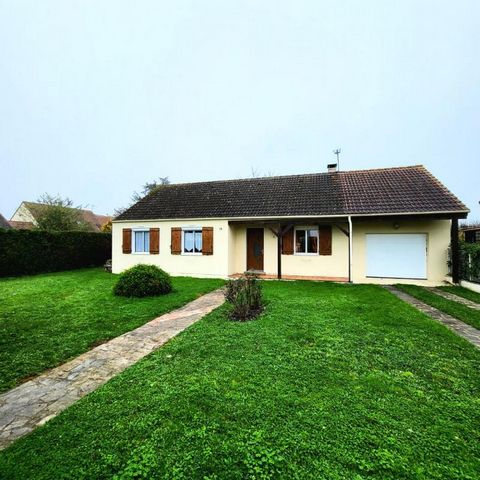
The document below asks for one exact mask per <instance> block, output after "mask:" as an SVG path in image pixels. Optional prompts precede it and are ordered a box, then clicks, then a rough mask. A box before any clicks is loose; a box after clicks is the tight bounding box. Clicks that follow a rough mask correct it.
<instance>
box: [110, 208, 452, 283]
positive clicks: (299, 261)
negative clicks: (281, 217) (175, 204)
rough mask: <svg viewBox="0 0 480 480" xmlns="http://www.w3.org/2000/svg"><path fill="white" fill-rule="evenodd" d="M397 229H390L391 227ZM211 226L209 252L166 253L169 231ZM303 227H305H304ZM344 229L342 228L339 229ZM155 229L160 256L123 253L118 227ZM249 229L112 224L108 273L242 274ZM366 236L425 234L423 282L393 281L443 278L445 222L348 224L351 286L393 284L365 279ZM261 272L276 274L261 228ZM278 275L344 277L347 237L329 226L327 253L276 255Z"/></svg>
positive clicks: (268, 236)
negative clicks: (144, 266)
mask: <svg viewBox="0 0 480 480" xmlns="http://www.w3.org/2000/svg"><path fill="white" fill-rule="evenodd" d="M395 224H396V225H398V227H399V228H394V225H395ZM192 226H195V227H204V226H205V227H206V226H208V227H213V228H214V254H213V255H212V256H207V255H198V256H192V255H172V254H171V253H170V230H171V227H192ZM305 226H308V225H305ZM342 226H344V227H346V225H342ZM140 227H146V228H152V227H156V228H159V229H160V254H159V255H148V254H123V253H122V229H123V228H140ZM249 227H259V225H258V224H251V225H248V224H245V225H235V224H231V225H229V223H228V220H208V219H207V220H181V221H170V220H169V221H145V222H114V223H113V231H112V235H113V238H112V241H113V246H112V249H113V252H112V264H113V272H114V273H119V272H121V271H123V270H125V269H126V268H129V267H132V266H133V265H135V264H137V263H152V264H155V265H158V266H160V267H161V268H163V269H164V270H166V271H167V272H169V273H171V274H172V275H191V276H196V277H222V278H226V277H227V276H228V275H232V274H235V273H243V272H245V270H246V260H247V235H246V231H247V228H249ZM367 233H425V234H426V235H427V276H428V278H427V280H407V279H399V280H398V283H415V284H423V285H438V284H441V283H442V282H443V281H444V280H445V277H446V275H447V271H448V269H447V249H448V246H449V243H450V221H449V220H431V221H415V222H412V221H402V220H401V218H399V217H396V218H392V221H382V222H378V221H369V222H365V221H362V222H356V221H355V219H354V224H353V256H352V280H353V282H354V283H380V284H381V283H395V282H396V280H394V279H391V278H388V279H382V278H369V277H366V275H365V273H366V234H367ZM264 271H265V273H266V274H270V275H276V273H277V239H276V236H275V235H274V234H273V233H272V232H271V231H270V230H269V229H268V228H267V227H264ZM282 273H283V275H296V276H308V277H311V276H318V277H337V278H338V277H343V278H347V277H348V238H347V236H346V235H345V234H344V233H343V232H341V231H340V230H339V229H338V228H336V227H333V228H332V255H327V256H323V255H282Z"/></svg>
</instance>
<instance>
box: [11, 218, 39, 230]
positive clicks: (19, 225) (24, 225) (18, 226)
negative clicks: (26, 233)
mask: <svg viewBox="0 0 480 480" xmlns="http://www.w3.org/2000/svg"><path fill="white" fill-rule="evenodd" d="M9 223H10V225H11V227H12V228H14V229H15V230H32V229H33V228H34V227H35V225H34V224H33V223H32V222H19V221H17V220H10V222H9Z"/></svg>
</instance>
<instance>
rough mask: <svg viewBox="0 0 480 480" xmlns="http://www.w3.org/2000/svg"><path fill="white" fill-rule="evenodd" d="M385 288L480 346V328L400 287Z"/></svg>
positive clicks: (389, 286)
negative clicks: (413, 295)
mask: <svg viewBox="0 0 480 480" xmlns="http://www.w3.org/2000/svg"><path fill="white" fill-rule="evenodd" d="M384 288H386V289H387V290H388V291H389V292H391V293H393V294H394V295H396V296H397V297H398V298H400V299H401V300H403V301H404V302H407V303H409V304H410V305H413V306H414V307H416V308H417V309H418V310H420V311H421V312H423V313H425V314H427V315H428V316H429V317H431V318H433V319H434V320H437V321H439V322H441V323H443V324H444V325H445V326H447V327H448V328H449V329H450V330H453V331H454V332H455V333H457V334H458V335H460V336H461V337H463V338H465V339H466V340H468V341H469V342H470V343H472V344H473V345H475V346H476V347H477V348H480V330H477V329H476V328H474V327H472V326H471V325H467V324H466V323H463V322H461V321H460V320H458V319H457V318H454V317H452V316H451V315H448V314H446V313H444V312H442V311H440V310H438V309H437V308H435V307H432V306H431V305H428V304H426V303H424V302H422V301H420V300H418V299H417V298H415V297H412V296H411V295H409V294H408V293H405V292H403V291H401V290H399V289H398V288H395V287H393V286H392V285H385V286H384Z"/></svg>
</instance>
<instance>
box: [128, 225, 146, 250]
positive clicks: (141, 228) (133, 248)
mask: <svg viewBox="0 0 480 480" xmlns="http://www.w3.org/2000/svg"><path fill="white" fill-rule="evenodd" d="M136 232H147V233H148V252H143V251H142V252H137V251H136V250H135V246H136V242H135V233H136ZM132 254H133V255H150V229H149V228H146V227H138V228H132Z"/></svg>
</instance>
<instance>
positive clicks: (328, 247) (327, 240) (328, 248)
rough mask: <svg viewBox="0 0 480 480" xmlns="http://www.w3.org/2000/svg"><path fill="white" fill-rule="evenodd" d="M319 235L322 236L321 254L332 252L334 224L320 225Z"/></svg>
mask: <svg viewBox="0 0 480 480" xmlns="http://www.w3.org/2000/svg"><path fill="white" fill-rule="evenodd" d="M318 235H319V236H320V249H319V252H318V253H319V254H320V255H331V254H332V226H331V225H320V226H319V227H318Z"/></svg>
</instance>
